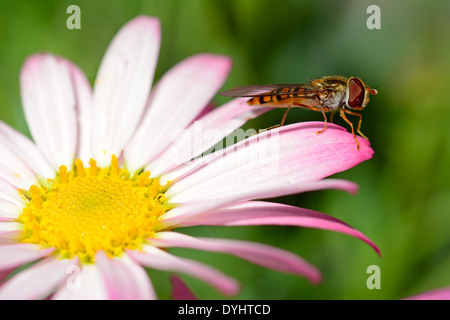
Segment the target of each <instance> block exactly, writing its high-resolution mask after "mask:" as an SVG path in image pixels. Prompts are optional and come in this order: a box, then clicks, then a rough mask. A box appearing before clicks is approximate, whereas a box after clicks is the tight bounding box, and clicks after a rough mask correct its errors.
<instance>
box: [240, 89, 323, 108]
mask: <svg viewBox="0 0 450 320" xmlns="http://www.w3.org/2000/svg"><path fill="white" fill-rule="evenodd" d="M296 98H302V99H305V98H314V94H313V92H310V91H308V90H305V88H304V87H283V88H280V89H276V90H275V89H272V90H271V92H267V93H266V94H264V95H259V96H255V97H253V98H252V99H250V100H249V101H248V102H247V103H248V104H249V105H255V106H256V105H265V104H270V105H273V106H284V105H285V104H289V103H291V102H293V101H295V99H296Z"/></svg>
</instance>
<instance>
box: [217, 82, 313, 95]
mask: <svg viewBox="0 0 450 320" xmlns="http://www.w3.org/2000/svg"><path fill="white" fill-rule="evenodd" d="M316 90H317V89H315V88H311V87H310V86H308V85H304V84H269V85H262V86H258V85H256V86H246V87H237V88H233V89H230V90H226V91H222V92H219V94H220V95H221V96H224V97H264V96H271V95H274V94H279V93H287V92H295V94H296V95H297V96H302V95H303V94H307V93H308V94H311V93H313V92H314V91H316Z"/></svg>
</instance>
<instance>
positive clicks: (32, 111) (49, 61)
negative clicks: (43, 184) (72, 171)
mask: <svg viewBox="0 0 450 320" xmlns="http://www.w3.org/2000/svg"><path fill="white" fill-rule="evenodd" d="M70 68H71V64H70V63H69V62H68V61H66V60H64V59H62V58H59V57H55V56H53V55H50V54H36V55H33V56H31V57H30V58H28V59H27V61H26V62H25V64H24V66H23V68H22V72H21V76H20V81H21V84H20V85H21V92H22V103H23V107H24V112H25V117H26V119H27V122H28V126H29V128H30V131H31V134H32V136H33V139H34V141H36V144H37V146H38V147H39V149H40V150H42V152H43V153H44V155H45V156H46V158H47V159H48V161H49V162H50V164H51V165H52V166H53V168H55V169H57V168H59V166H60V165H66V166H67V167H68V168H70V167H71V165H72V163H73V160H74V157H75V151H76V143H77V121H76V112H75V111H76V110H75V109H76V103H77V100H76V96H75V90H74V83H73V82H72V77H71V72H70Z"/></svg>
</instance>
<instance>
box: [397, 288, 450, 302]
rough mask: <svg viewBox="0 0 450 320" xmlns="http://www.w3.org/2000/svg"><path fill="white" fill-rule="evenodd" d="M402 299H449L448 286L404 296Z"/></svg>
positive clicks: (449, 291) (449, 290) (449, 289)
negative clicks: (407, 296)
mask: <svg viewBox="0 0 450 320" xmlns="http://www.w3.org/2000/svg"><path fill="white" fill-rule="evenodd" d="M404 300H450V288H442V289H437V290H432V291H428V292H424V293H420V294H417V295H415V296H412V297H409V298H405V299H404Z"/></svg>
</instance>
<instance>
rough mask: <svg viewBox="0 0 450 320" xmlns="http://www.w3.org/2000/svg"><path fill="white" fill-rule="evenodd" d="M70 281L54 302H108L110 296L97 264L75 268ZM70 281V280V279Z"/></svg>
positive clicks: (59, 290)
mask: <svg viewBox="0 0 450 320" xmlns="http://www.w3.org/2000/svg"><path fill="white" fill-rule="evenodd" d="M69 272H70V273H71V275H70V276H69V278H70V281H67V282H66V283H64V284H63V285H62V286H61V287H60V288H59V289H58V291H57V292H56V293H55V294H54V295H53V296H52V299H53V300H107V299H108V294H107V291H106V287H105V283H104V281H103V278H102V274H101V272H100V270H99V268H98V266H97V265H95V264H83V265H82V266H81V267H78V266H75V265H74V266H73V267H72V268H71V269H70V270H69ZM68 280H69V279H68Z"/></svg>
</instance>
